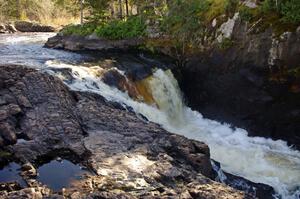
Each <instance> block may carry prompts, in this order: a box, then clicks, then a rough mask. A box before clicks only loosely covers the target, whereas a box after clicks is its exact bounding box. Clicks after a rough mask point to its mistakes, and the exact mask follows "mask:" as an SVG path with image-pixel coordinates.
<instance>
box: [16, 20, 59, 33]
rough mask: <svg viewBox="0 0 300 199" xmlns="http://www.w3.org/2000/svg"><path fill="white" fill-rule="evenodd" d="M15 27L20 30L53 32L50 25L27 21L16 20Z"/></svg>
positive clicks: (53, 29)
mask: <svg viewBox="0 0 300 199" xmlns="http://www.w3.org/2000/svg"><path fill="white" fill-rule="evenodd" d="M15 28H16V29H17V30H18V31H20V32H55V28H54V27H52V26H47V25H41V24H38V23H35V22H29V21H16V22H15Z"/></svg>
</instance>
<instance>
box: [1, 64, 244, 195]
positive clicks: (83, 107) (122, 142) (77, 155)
mask: <svg viewBox="0 0 300 199" xmlns="http://www.w3.org/2000/svg"><path fill="white" fill-rule="evenodd" d="M0 101H1V104H0V110H1V111H3V113H4V112H5V114H1V121H0V124H1V125H0V147H1V150H2V149H3V150H5V151H9V152H10V153H11V154H12V155H11V157H10V159H13V160H14V161H17V162H21V163H31V164H32V165H33V166H34V167H38V166H39V161H40V160H41V159H42V158H43V157H53V158H56V157H55V156H59V157H61V158H65V159H69V160H70V161H76V162H77V163H80V164H82V165H84V166H87V167H88V168H90V169H91V170H93V171H94V172H95V175H88V176H86V177H85V178H84V179H81V180H78V181H77V182H74V183H73V184H72V186H71V187H69V188H67V189H65V190H64V191H63V192H60V193H54V192H53V191H52V190H51V189H49V188H47V187H46V186H45V185H43V184H41V183H38V182H36V181H35V179H34V178H33V177H31V176H25V177H24V178H25V179H26V181H27V183H28V186H29V187H27V188H24V187H23V188H21V189H20V188H18V189H17V190H14V189H13V188H11V187H14V186H8V185H7V186H3V187H10V188H9V189H7V190H6V189H4V190H1V191H0V195H1V196H3V198H42V197H48V198H61V197H62V196H66V197H68V198H74V199H75V198H95V197H98V198H227V199H229V198H245V197H246V198H247V197H248V196H247V195H245V194H244V193H243V192H239V191H236V190H235V189H232V188H230V187H228V186H226V185H223V184H220V183H217V182H214V181H212V180H211V179H210V178H212V177H213V171H212V166H211V163H210V154H209V148H208V146H207V145H206V144H204V143H202V142H198V141H194V140H189V139H187V138H185V137H182V136H179V135H174V134H171V133H168V132H166V131H165V130H163V129H162V128H161V127H160V126H158V125H156V124H154V123H150V122H146V121H143V120H141V119H139V118H138V117H137V116H136V115H135V114H133V113H129V112H127V111H125V110H123V109H118V108H115V107H116V106H115V105H113V104H111V103H109V102H107V101H105V100H104V99H103V98H102V97H101V96H97V95H95V94H91V93H80V92H73V91H70V90H69V89H68V88H67V86H65V85H64V84H63V83H62V82H61V80H59V79H58V78H56V77H52V76H50V75H47V74H42V73H40V72H38V71H35V70H33V69H28V68H26V67H22V66H0ZM8 129H9V130H8ZM20 138H22V139H25V141H24V140H23V141H22V142H17V141H18V139H20ZM66 151H67V153H65V152H66ZM66 154H67V155H66ZM2 160H3V159H1V158H0V161H2Z"/></svg>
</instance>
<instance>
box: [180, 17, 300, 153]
mask: <svg viewBox="0 0 300 199" xmlns="http://www.w3.org/2000/svg"><path fill="white" fill-rule="evenodd" d="M261 23H266V22H261V21H257V22H256V23H252V24H249V23H246V22H243V21H242V20H241V19H240V17H238V15H237V14H236V15H235V16H234V17H233V18H231V19H229V20H228V21H227V22H225V23H223V24H222V25H221V26H220V27H219V29H218V30H216V31H215V32H214V33H213V34H212V35H211V40H212V41H213V42H212V43H214V45H213V44H212V46H211V47H210V48H209V49H208V50H206V51H204V52H203V53H198V54H197V55H196V56H190V57H189V61H188V63H187V64H186V66H184V67H183V68H182V69H181V75H180V76H178V78H179V79H180V81H179V82H180V85H181V88H182V90H183V92H184V93H185V96H186V99H187V101H188V103H189V105H190V106H191V107H192V108H194V109H196V110H198V111H200V112H201V113H203V114H204V116H205V117H208V118H211V119H217V120H219V121H222V122H227V123H231V124H232V125H233V126H238V127H242V128H245V129H247V130H248V131H249V133H250V135H252V136H265V137H271V138H273V139H283V140H286V141H288V142H289V144H291V145H295V146H296V147H297V148H300V136H299V132H300V109H299V107H300V73H299V71H300V27H299V28H298V29H297V30H296V31H292V32H284V33H282V34H280V35H278V32H276V31H275V30H274V29H272V28H268V29H265V30H262V29H261V26H262V25H261ZM212 26H213V25H212ZM216 43H217V45H215V44H216Z"/></svg>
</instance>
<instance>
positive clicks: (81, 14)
mask: <svg viewBox="0 0 300 199" xmlns="http://www.w3.org/2000/svg"><path fill="white" fill-rule="evenodd" d="M80 24H81V25H82V24H83V0H80Z"/></svg>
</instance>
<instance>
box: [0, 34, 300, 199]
mask: <svg viewBox="0 0 300 199" xmlns="http://www.w3.org/2000/svg"><path fill="white" fill-rule="evenodd" d="M50 36H53V34H48V33H42V34H41V33H38V34H20V35H0V64H7V63H10V64H25V65H27V66H30V67H33V68H37V69H39V70H41V71H43V72H47V73H50V74H52V75H56V76H58V77H60V78H61V79H62V80H65V77H64V76H63V75H62V73H61V72H58V71H60V70H61V69H68V70H69V71H71V75H72V81H65V83H66V84H67V85H68V86H69V87H70V88H71V89H73V90H79V91H88V92H94V93H98V94H100V95H102V96H103V97H105V98H106V99H107V100H110V101H115V102H119V103H120V104H123V105H124V106H125V107H131V108H132V109H133V110H134V111H135V112H136V113H139V114H142V115H144V116H145V117H147V118H148V120H150V121H152V122H155V123H158V124H160V125H161V126H162V127H164V128H165V129H166V130H168V131H170V132H173V133H177V134H180V135H184V136H186V137H188V138H191V139H195V140H199V141H204V142H206V143H207V144H208V145H209V147H210V150H211V156H212V158H213V159H215V160H216V161H218V162H220V163H221V166H222V169H223V170H224V171H226V172H228V173H232V174H235V175H238V176H241V177H244V178H247V179H249V180H251V181H253V182H256V183H264V184H268V185H270V186H272V187H273V188H274V189H275V191H276V193H277V195H276V196H274V197H275V198H282V199H298V198H300V152H299V151H296V150H293V149H291V148H289V147H288V146H287V144H286V142H284V141H280V140H279V141H274V140H272V139H266V138H260V137H249V136H248V134H247V131H245V130H243V129H240V128H235V129H233V128H231V127H230V125H229V124H221V123H219V122H216V121H213V120H209V119H205V118H203V116H202V115H201V113H199V112H196V111H192V110H191V109H190V108H189V107H187V106H186V105H185V104H184V102H183V99H182V95H181V91H180V90H179V87H178V83H177V81H176V79H175V78H174V76H173V74H172V73H171V71H169V70H167V71H163V70H161V69H157V70H154V74H153V76H152V77H150V78H147V79H146V80H143V82H142V84H143V88H145V89H146V90H147V93H150V94H151V97H152V98H153V101H154V102H155V104H151V103H144V102H142V101H136V100H133V99H132V98H131V97H129V95H128V93H127V92H122V91H120V90H118V89H117V88H114V87H111V86H109V85H107V84H105V83H104V82H103V81H102V80H101V78H100V77H99V75H97V73H95V70H98V71H99V70H104V69H103V67H101V64H99V63H98V64H96V63H95V64H92V63H93V62H90V61H91V60H93V59H94V57H93V56H90V55H89V54H77V53H72V52H67V51H59V50H53V49H46V48H43V43H44V42H45V41H46V40H47V38H48V37H50ZM123 56H124V55H123ZM86 62H89V64H88V66H87V64H86ZM120 73H122V71H121V72H120ZM122 74H124V73H122ZM141 95H143V94H142V93H141Z"/></svg>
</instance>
